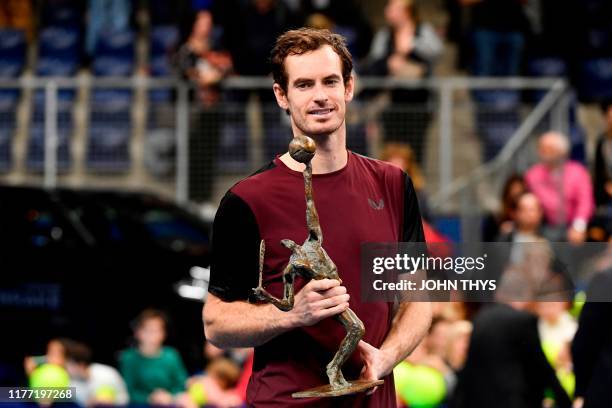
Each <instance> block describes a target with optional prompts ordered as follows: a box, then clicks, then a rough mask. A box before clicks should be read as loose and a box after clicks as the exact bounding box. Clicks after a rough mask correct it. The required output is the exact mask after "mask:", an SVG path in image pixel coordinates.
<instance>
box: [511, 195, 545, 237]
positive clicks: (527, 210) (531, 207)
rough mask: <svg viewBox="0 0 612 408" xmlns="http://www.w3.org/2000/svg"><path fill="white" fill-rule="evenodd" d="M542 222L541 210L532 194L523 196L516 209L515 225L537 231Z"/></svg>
mask: <svg viewBox="0 0 612 408" xmlns="http://www.w3.org/2000/svg"><path fill="white" fill-rule="evenodd" d="M541 222H542V209H541V207H540V202H539V201H538V198H537V197H536V196H535V195H533V194H525V195H523V196H522V197H521V198H520V199H519V201H518V203H517V208H516V223H517V224H518V225H519V226H520V227H522V228H525V229H537V228H538V227H539V226H540V224H541Z"/></svg>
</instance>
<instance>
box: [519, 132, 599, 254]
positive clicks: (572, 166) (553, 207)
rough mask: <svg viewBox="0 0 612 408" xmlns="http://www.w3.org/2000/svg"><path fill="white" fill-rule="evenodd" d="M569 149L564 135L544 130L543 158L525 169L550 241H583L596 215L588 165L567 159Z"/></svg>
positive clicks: (539, 147)
mask: <svg viewBox="0 0 612 408" xmlns="http://www.w3.org/2000/svg"><path fill="white" fill-rule="evenodd" d="M568 152H569V141H568V140H567V138H566V137H565V136H564V135H562V134H561V133H558V132H548V133H545V134H543V135H542V136H541V137H540V140H539V141H538V156H539V158H540V162H539V163H538V164H535V165H534V166H532V167H531V168H530V169H529V170H528V171H527V173H525V181H526V182H527V186H528V188H529V189H530V190H531V191H533V193H534V194H535V195H536V196H537V197H538V199H539V200H540V203H541V204H542V208H543V210H544V219H545V221H546V225H545V228H544V236H545V237H546V238H548V239H549V240H551V241H565V240H567V241H569V242H572V243H581V242H583V241H584V240H585V238H586V227H587V223H588V222H589V220H590V219H591V216H592V215H593V209H594V200H593V186H592V183H591V177H590V176H589V172H588V171H587V169H586V168H585V167H584V166H583V165H582V164H580V163H577V162H575V161H572V160H567V156H568Z"/></svg>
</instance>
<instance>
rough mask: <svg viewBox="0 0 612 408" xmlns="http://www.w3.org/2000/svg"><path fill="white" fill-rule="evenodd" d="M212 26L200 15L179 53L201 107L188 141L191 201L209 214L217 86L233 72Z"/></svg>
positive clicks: (216, 139)
mask: <svg viewBox="0 0 612 408" xmlns="http://www.w3.org/2000/svg"><path fill="white" fill-rule="evenodd" d="M213 25H214V21H213V15H212V13H211V12H210V11H208V10H202V11H199V12H198V13H197V14H196V16H195V21H194V22H193V27H192V30H191V34H190V36H189V38H188V39H187V41H186V42H185V44H183V45H182V46H181V48H180V49H179V51H178V53H177V63H178V68H179V70H180V72H181V74H182V75H183V76H184V77H186V78H188V79H190V80H191V81H193V82H195V83H196V84H197V88H196V101H197V106H198V107H199V109H198V110H197V116H196V118H195V121H194V122H195V123H192V125H191V129H192V131H191V134H190V138H189V154H190V159H189V163H190V169H189V197H190V199H191V200H193V201H196V202H201V203H204V204H205V205H207V206H208V207H206V208H204V210H206V211H208V212H209V213H210V212H211V210H210V208H209V207H210V201H211V199H212V193H213V184H214V178H213V177H214V174H215V163H216V156H217V146H218V143H219V138H220V132H221V131H220V129H221V125H222V123H221V111H220V107H219V104H218V103H219V101H220V99H221V94H220V90H219V87H218V85H219V83H220V82H221V80H222V79H223V78H225V77H226V76H227V75H228V74H229V73H230V71H231V70H232V60H231V58H230V55H229V53H228V52H226V51H224V50H222V49H221V48H220V47H219V45H218V44H215V43H214V41H213V38H212V32H213ZM212 212H213V213H214V210H212Z"/></svg>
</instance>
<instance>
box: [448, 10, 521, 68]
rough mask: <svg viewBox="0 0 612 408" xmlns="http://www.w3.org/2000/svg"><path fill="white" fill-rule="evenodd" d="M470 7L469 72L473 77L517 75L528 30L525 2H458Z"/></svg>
mask: <svg viewBox="0 0 612 408" xmlns="http://www.w3.org/2000/svg"><path fill="white" fill-rule="evenodd" d="M459 2H460V3H461V4H462V5H463V6H465V7H470V8H471V12H472V13H471V26H472V41H473V44H472V50H471V51H472V53H473V57H474V58H473V59H474V62H473V65H472V73H473V74H474V75H476V76H513V75H518V74H519V72H520V67H521V59H522V56H523V52H524V49H525V35H526V34H527V33H529V31H530V25H529V21H528V19H527V16H526V15H525V10H524V3H525V2H524V1H520V0H460V1H459Z"/></svg>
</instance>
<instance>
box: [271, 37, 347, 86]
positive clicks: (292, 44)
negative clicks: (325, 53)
mask: <svg viewBox="0 0 612 408" xmlns="http://www.w3.org/2000/svg"><path fill="white" fill-rule="evenodd" d="M324 45H329V46H330V47H331V48H332V49H333V50H334V52H335V53H336V54H338V56H339V57H340V62H341V64H342V79H343V80H344V84H345V85H346V84H347V83H348V81H349V79H350V77H351V72H352V71H353V57H352V56H351V53H350V52H349V50H348V48H347V46H346V40H345V39H344V37H342V36H341V35H339V34H334V33H332V32H331V31H329V30H325V29H324V30H319V29H315V28H300V29H297V30H290V31H287V32H286V33H284V34H282V35H281V36H280V37H278V38H277V40H276V45H275V46H274V48H273V49H272V53H271V56H270V64H271V65H272V77H273V78H274V82H276V83H277V84H279V85H280V87H281V88H282V89H283V90H284V91H285V92H286V91H287V81H288V78H287V72H286V71H285V59H286V58H287V57H288V56H289V55H302V54H304V53H306V52H310V51H315V50H318V49H319V48H321V47H322V46H324Z"/></svg>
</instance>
